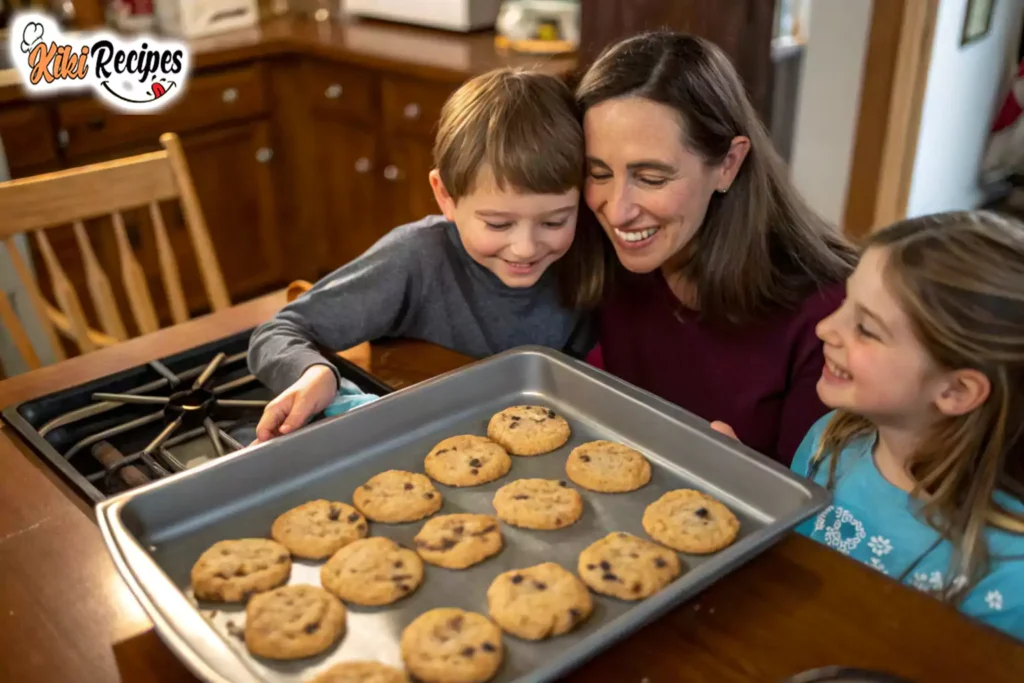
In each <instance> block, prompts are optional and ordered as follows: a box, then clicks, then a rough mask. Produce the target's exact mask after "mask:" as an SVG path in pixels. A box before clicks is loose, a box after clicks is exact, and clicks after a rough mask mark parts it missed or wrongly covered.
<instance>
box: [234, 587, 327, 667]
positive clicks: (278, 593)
mask: <svg viewBox="0 0 1024 683" xmlns="http://www.w3.org/2000/svg"><path fill="white" fill-rule="evenodd" d="M344 632H345V607H344V605H342V604H341V601H340V600H338V598H336V597H334V596H333V595H331V594H330V593H328V592H327V591H325V590H324V589H323V588H320V587H319V586H306V585H302V584H298V585H294V586H284V587H282V588H277V589H275V590H272V591H270V592H268V593H261V594H259V595H257V596H255V597H253V599H252V600H250V601H249V604H248V605H247V606H246V608H245V647H246V648H247V649H248V650H249V652H251V653H253V654H254V655H259V656H260V657H267V658H268V659H299V658H302V657H311V656H313V655H315V654H319V653H321V652H323V651H324V650H326V649H327V648H329V647H330V646H331V645H334V643H336V642H337V641H338V639H339V638H341V635H342V634H343V633H344Z"/></svg>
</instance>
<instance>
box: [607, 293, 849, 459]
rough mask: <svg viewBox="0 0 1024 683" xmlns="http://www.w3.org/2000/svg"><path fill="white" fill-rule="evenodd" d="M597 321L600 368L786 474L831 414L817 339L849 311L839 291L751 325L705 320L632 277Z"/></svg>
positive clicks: (816, 297)
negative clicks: (718, 427) (721, 426)
mask: <svg viewBox="0 0 1024 683" xmlns="http://www.w3.org/2000/svg"><path fill="white" fill-rule="evenodd" d="M624 279H625V280H626V281H625V282H623V283H621V286H620V287H618V289H617V291H616V293H615V294H613V295H612V296H611V297H609V299H608V300H606V302H605V304H604V307H603V308H602V311H601V333H600V346H599V347H598V348H597V349H595V352H594V353H592V354H591V355H590V357H588V360H589V361H590V362H592V363H593V364H595V365H598V366H601V367H604V369H606V370H607V371H608V372H610V373H612V374H613V375H616V376H618V377H620V378H622V379H624V380H626V381H627V382H630V383H631V384H635V385H636V386H638V387H640V388H642V389H646V390H647V391H650V392H652V393H654V394H657V395H658V396H661V397H662V398H664V399H667V400H669V401H671V402H673V403H675V404H676V405H679V406H681V407H682V408H684V409H686V410H688V411H690V412H692V413H695V414H696V415H698V416H700V417H702V418H704V419H705V420H708V421H712V420H721V421H723V422H726V423H728V424H729V425H730V426H732V428H733V429H734V430H735V431H736V435H737V436H738V437H739V438H740V440H741V441H742V442H743V443H745V444H746V445H748V446H750V447H751V448H753V449H754V450H757V451H759V452H761V453H764V454H765V455H767V456H769V457H771V458H774V459H775V460H778V461H779V462H781V463H782V464H784V465H787V466H788V465H789V463H790V461H791V460H792V459H793V454H794V453H795V452H796V448H797V446H798V445H800V441H801V440H802V439H803V437H804V435H805V434H806V433H807V430H808V429H809V428H810V427H811V425H812V424H813V423H814V422H815V420H817V419H818V418H819V417H821V416H822V415H824V414H825V412H826V411H827V409H826V408H825V406H824V405H823V404H822V403H821V401H820V400H819V399H818V394H817V391H816V390H815V385H816V384H817V382H818V378H819V377H820V376H821V368H822V365H823V363H824V359H823V357H822V351H821V342H820V340H819V339H818V338H817V337H816V336H815V334H814V326H815V325H817V323H818V321H820V320H821V319H823V318H825V317H826V316H828V315H829V314H830V313H832V312H833V311H834V310H835V309H836V308H838V307H839V305H840V304H841V303H842V301H843V296H844V286H843V284H842V283H838V284H835V285H830V286H827V287H825V288H824V289H823V290H822V291H820V292H817V293H815V294H814V295H812V296H810V297H808V298H807V299H806V300H805V301H804V302H803V304H801V305H800V307H799V308H797V309H795V310H792V311H783V312H779V313H778V314H775V315H774V316H772V317H770V318H768V319H766V320H763V321H760V322H758V323H755V324H750V325H744V326H734V325H729V324H722V323H719V324H715V323H711V322H708V321H704V320H700V319H699V318H698V317H697V315H696V314H695V313H694V312H692V311H689V310H688V309H686V308H684V307H683V306H682V305H681V304H680V303H679V301H678V300H677V299H676V298H675V296H674V295H673V294H672V291H671V290H670V289H669V286H668V283H667V282H665V278H664V277H663V276H662V275H661V274H660V273H652V274H650V275H643V276H636V275H627V276H626V277H625V278H624Z"/></svg>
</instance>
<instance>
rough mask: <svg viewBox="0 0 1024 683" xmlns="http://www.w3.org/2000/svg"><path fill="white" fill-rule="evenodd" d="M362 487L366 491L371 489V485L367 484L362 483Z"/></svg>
mask: <svg viewBox="0 0 1024 683" xmlns="http://www.w3.org/2000/svg"><path fill="white" fill-rule="evenodd" d="M363 489H364V490H366V491H372V490H373V487H372V486H370V485H369V484H363Z"/></svg>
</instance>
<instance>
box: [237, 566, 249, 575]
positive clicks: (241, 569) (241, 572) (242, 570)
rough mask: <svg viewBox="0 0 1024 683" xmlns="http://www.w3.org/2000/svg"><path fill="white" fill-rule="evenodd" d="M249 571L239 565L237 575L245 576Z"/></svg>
mask: <svg viewBox="0 0 1024 683" xmlns="http://www.w3.org/2000/svg"><path fill="white" fill-rule="evenodd" d="M247 573H248V572H247V571H245V568H244V567H239V568H238V569H236V570H235V576H245V575H246V574H247Z"/></svg>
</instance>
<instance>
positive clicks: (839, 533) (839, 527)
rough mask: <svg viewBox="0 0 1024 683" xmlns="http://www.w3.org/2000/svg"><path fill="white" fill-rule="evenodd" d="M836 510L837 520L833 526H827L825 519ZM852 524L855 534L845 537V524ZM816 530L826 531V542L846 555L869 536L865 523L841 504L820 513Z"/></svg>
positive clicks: (815, 524) (815, 526)
mask: <svg viewBox="0 0 1024 683" xmlns="http://www.w3.org/2000/svg"><path fill="white" fill-rule="evenodd" d="M833 511H835V520H834V521H833V522H832V524H831V526H829V527H828V528H827V529H826V528H825V520H826V518H827V517H828V514H829V513H830V512H833ZM847 524H848V525H850V526H852V527H853V535H852V536H848V537H846V538H843V526H844V525H847ZM814 530H815V531H821V530H824V531H825V539H824V540H825V544H826V545H828V546H829V547H831V548H835V549H836V550H838V551H839V552H841V553H843V554H844V555H849V554H850V553H852V552H853V550H854V548H856V547H857V546H858V545H860V542H861V541H863V540H864V537H865V536H867V532H866V531H864V525H863V524H862V523H861V521H860V520H859V519H857V518H856V517H854V516H853V514H852V513H851V512H850V511H849V510H847V509H846V508H844V507H841V506H832V505H830V506H828V507H827V508H825V510H824V512H822V513H821V514H820V515H818V518H817V519H816V520H815V522H814Z"/></svg>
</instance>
